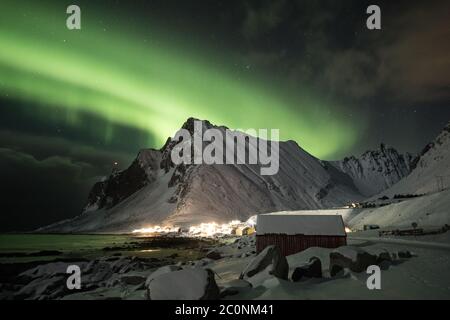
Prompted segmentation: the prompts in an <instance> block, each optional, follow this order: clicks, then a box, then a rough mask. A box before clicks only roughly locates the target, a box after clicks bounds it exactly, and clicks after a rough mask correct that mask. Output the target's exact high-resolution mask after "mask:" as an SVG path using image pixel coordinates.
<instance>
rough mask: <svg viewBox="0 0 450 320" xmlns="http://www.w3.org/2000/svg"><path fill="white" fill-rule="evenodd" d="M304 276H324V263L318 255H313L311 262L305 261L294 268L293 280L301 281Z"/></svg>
mask: <svg viewBox="0 0 450 320" xmlns="http://www.w3.org/2000/svg"><path fill="white" fill-rule="evenodd" d="M303 277H307V278H322V263H321V262H320V259H319V258H317V257H311V258H310V259H309V262H307V263H304V264H302V265H300V266H298V267H296V268H295V269H294V272H293V273H292V276H291V280H292V281H294V282H297V281H300V280H301V279H302V278H303Z"/></svg>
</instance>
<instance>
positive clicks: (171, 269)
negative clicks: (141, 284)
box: [145, 266, 182, 286]
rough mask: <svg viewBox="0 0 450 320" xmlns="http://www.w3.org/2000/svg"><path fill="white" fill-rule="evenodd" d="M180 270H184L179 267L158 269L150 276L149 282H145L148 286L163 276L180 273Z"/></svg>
mask: <svg viewBox="0 0 450 320" xmlns="http://www.w3.org/2000/svg"><path fill="white" fill-rule="evenodd" d="M178 270H182V268H181V267H179V266H164V267H161V268H158V269H157V270H155V271H154V272H153V273H152V274H151V275H149V276H148V277H147V280H146V281H145V285H146V286H148V285H149V284H150V282H151V281H152V280H153V279H155V278H156V277H159V276H160V275H162V274H165V273H169V272H174V271H178Z"/></svg>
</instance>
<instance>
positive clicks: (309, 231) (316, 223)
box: [256, 211, 346, 236]
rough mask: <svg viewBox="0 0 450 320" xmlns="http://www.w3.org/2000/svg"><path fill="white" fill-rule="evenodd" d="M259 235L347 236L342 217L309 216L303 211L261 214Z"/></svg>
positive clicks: (258, 221)
mask: <svg viewBox="0 0 450 320" xmlns="http://www.w3.org/2000/svg"><path fill="white" fill-rule="evenodd" d="M256 232H257V234H258V235H263V234H271V233H272V234H288V235H296V234H304V235H323V236H330V235H334V236H345V235H346V233H345V229H344V222H343V221H342V217H341V216H340V215H309V214H303V213H302V211H292V212H276V213H270V214H260V215H258V219H257V231H256Z"/></svg>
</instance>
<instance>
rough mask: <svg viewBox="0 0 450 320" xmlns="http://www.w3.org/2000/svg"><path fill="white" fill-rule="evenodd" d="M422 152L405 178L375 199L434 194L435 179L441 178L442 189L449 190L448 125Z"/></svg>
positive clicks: (449, 131) (449, 141)
mask: <svg viewBox="0 0 450 320" xmlns="http://www.w3.org/2000/svg"><path fill="white" fill-rule="evenodd" d="M424 151H426V152H424V153H423V154H422V155H421V156H420V158H419V160H418V161H417V164H416V167H415V168H414V169H413V170H412V172H411V173H410V174H409V175H408V176H407V177H405V178H404V179H402V180H400V181H399V182H398V183H397V184H395V185H393V186H392V187H391V188H389V189H387V190H385V191H383V192H381V193H380V195H378V196H377V197H379V196H382V195H387V196H389V197H392V196H394V195H396V194H427V193H434V192H437V191H439V190H440V187H439V184H438V178H437V177H442V180H443V181H442V182H443V186H442V187H444V188H450V123H449V124H448V125H447V127H446V128H445V129H444V130H443V131H442V132H441V133H440V134H439V135H438V137H437V138H436V139H435V140H434V141H433V142H431V143H430V144H429V145H428V146H427V147H426V149H425V150H424Z"/></svg>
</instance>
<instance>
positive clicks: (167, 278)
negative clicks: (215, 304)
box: [148, 268, 220, 300]
mask: <svg viewBox="0 0 450 320" xmlns="http://www.w3.org/2000/svg"><path fill="white" fill-rule="evenodd" d="M148 291H149V297H150V299H151V300H215V299H218V298H219V295H220V291H219V287H218V286H217V284H216V281H215V279H214V273H213V272H212V271H211V270H210V269H202V268H192V269H183V270H179V271H173V272H167V273H164V274H161V275H159V276H157V277H155V278H154V279H152V280H151V281H150V283H149V285H148Z"/></svg>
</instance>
